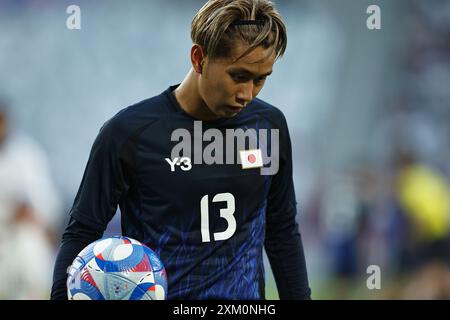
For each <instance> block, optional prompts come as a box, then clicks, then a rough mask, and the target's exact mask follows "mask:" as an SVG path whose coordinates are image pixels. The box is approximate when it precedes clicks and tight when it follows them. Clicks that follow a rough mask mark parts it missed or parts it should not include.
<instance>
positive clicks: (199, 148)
mask: <svg viewBox="0 0 450 320" xmlns="http://www.w3.org/2000/svg"><path fill="white" fill-rule="evenodd" d="M171 141H173V142H178V143H177V144H176V145H175V146H174V147H173V148H172V150H171V155H170V156H171V158H166V161H167V162H168V164H169V165H170V167H171V171H175V166H176V165H177V166H180V168H181V169H182V170H184V171H187V170H190V169H191V168H192V164H194V165H196V164H207V165H212V164H236V163H237V164H241V165H242V167H243V169H250V168H260V170H261V172H260V173H261V175H274V174H276V173H277V172H278V169H279V162H280V159H279V151H280V146H279V130H278V129H258V130H256V129H253V128H249V129H246V130H244V129H241V128H238V129H225V130H223V131H221V130H219V129H216V128H210V129H207V130H205V131H203V126H202V121H194V130H193V136H192V134H191V131H189V130H187V129H184V128H179V129H176V130H174V131H173V132H172V135H171ZM204 142H207V143H208V142H209V143H208V144H207V145H206V146H204ZM235 151H238V152H235ZM258 163H259V164H260V165H257V164H258ZM255 164H256V165H257V166H255Z"/></svg>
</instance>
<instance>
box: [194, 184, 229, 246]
mask: <svg viewBox="0 0 450 320" xmlns="http://www.w3.org/2000/svg"><path fill="white" fill-rule="evenodd" d="M212 202H226V204H227V206H226V208H222V209H220V217H221V218H224V219H225V220H227V223H228V226H227V228H226V229H225V231H221V232H214V234H213V236H214V240H215V241H220V240H227V239H229V238H231V236H232V235H233V234H234V233H235V232H236V219H235V218H234V211H235V200H234V196H233V195H232V194H231V193H228V192H227V193H218V194H216V195H215V196H214V198H213V199H212ZM200 214H201V232H202V242H210V241H211V239H210V232H209V196H208V195H204V196H203V197H202V200H200Z"/></svg>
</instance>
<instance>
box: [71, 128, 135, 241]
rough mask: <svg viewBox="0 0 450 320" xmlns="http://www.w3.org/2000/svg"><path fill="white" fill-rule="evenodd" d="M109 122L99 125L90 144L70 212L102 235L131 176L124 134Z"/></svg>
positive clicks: (128, 152)
mask: <svg viewBox="0 0 450 320" xmlns="http://www.w3.org/2000/svg"><path fill="white" fill-rule="evenodd" d="M113 120H114V119H113ZM113 120H109V121H108V122H106V123H105V124H104V125H103V127H102V128H101V129H100V132H99V134H98V136H97V138H96V139H95V141H94V144H93V146H92V149H91V153H90V155H89V160H88V163H87V165H86V169H85V171H84V174H83V179H82V181H81V185H80V187H79V189H78V192H77V195H76V197H75V201H74V204H73V207H72V209H71V211H70V215H71V216H72V217H73V218H75V219H76V220H77V221H80V222H81V223H83V224H85V225H87V226H89V227H91V228H92V229H95V230H99V231H102V232H103V231H104V230H105V229H106V227H107V225H108V223H109V221H110V220H111V219H112V217H113V216H114V214H115V213H116V210H117V206H118V203H119V200H120V198H121V197H122V196H123V195H124V193H125V192H126V191H127V190H128V188H129V179H130V177H131V161H130V158H131V155H130V150H128V149H127V143H126V133H125V132H124V130H121V129H120V126H119V125H117V124H116V123H115V122H114V121H113Z"/></svg>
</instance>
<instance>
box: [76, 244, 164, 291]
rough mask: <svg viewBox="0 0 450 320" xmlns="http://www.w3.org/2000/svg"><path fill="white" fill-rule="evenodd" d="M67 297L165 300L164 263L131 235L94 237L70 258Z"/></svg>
mask: <svg viewBox="0 0 450 320" xmlns="http://www.w3.org/2000/svg"><path fill="white" fill-rule="evenodd" d="M67 295H68V298H69V300H165V299H166V295H167V276H166V270H165V269H164V265H163V263H162V262H161V260H160V259H159V257H158V256H157V254H156V253H155V252H154V251H153V250H151V249H150V248H149V247H147V246H145V245H144V244H142V243H140V242H139V241H136V240H134V239H131V238H127V237H122V236H114V237H110V238H105V239H100V240H97V241H95V242H93V243H91V244H90V245H88V246H87V247H86V248H84V249H83V250H82V251H81V252H80V253H79V254H78V256H77V257H76V258H75V260H74V261H73V263H72V265H71V266H70V269H69V275H68V278H67Z"/></svg>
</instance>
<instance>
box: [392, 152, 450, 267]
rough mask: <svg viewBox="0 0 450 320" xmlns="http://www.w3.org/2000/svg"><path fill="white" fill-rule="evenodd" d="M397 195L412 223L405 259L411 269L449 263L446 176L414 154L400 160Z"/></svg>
mask: <svg viewBox="0 0 450 320" xmlns="http://www.w3.org/2000/svg"><path fill="white" fill-rule="evenodd" d="M398 162H399V163H398V165H399V168H398V175H397V180H396V185H395V186H396V196H397V199H398V203H399V207H400V209H401V210H402V212H403V213H404V215H405V216H406V218H407V220H408V222H409V226H408V227H409V229H408V231H409V232H408V234H407V241H406V242H405V243H407V246H406V247H405V248H404V253H403V257H402V258H403V259H404V260H405V261H404V262H406V266H407V267H409V268H417V267H420V266H422V265H424V264H427V263H428V262H434V261H435V260H438V261H440V262H443V263H447V262H450V246H449V245H450V233H449V231H450V186H449V184H448V182H447V181H446V178H445V177H444V176H443V175H442V174H440V173H439V172H438V171H436V170H434V169H432V168H430V167H429V166H427V165H425V164H423V163H419V162H418V161H417V160H416V158H415V157H414V156H413V155H412V154H403V153H402V154H400V155H399V159H398Z"/></svg>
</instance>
